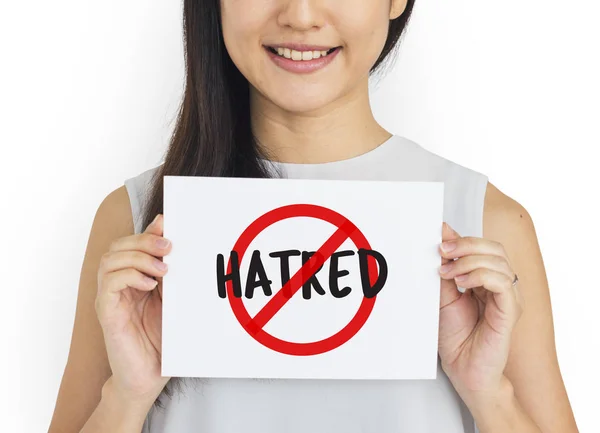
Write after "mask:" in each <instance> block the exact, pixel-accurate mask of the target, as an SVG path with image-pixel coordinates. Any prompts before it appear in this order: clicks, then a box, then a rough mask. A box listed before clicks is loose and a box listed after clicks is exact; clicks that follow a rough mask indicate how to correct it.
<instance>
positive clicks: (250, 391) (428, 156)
mask: <svg viewBox="0 0 600 433" xmlns="http://www.w3.org/2000/svg"><path fill="white" fill-rule="evenodd" d="M273 164H274V165H275V166H277V167H280V168H281V169H282V170H283V176H286V177H289V178H309V179H362V180H396V181H441V182H444V183H445V185H444V191H445V197H444V220H445V221H446V222H448V223H449V224H450V225H451V226H452V227H454V228H455V229H456V230H457V231H458V232H459V233H460V234H461V235H463V236H477V237H481V236H483V233H482V232H483V227H482V226H483V224H482V220H483V204H484V197H485V191H486V187H487V180H488V178H487V176H485V175H484V174H481V173H479V172H476V171H474V170H471V169H469V168H466V167H464V166H461V165H459V164H457V163H454V162H452V161H449V160H447V159H445V158H443V157H441V156H439V155H437V154H435V153H432V152H430V151H428V150H426V149H425V148H423V147H421V146H420V145H418V144H417V143H415V142H413V141H411V140H408V139H406V138H404V137H401V136H399V135H394V136H392V137H391V138H390V139H388V140H387V141H385V142H384V143H383V144H381V145H380V146H379V147H377V148H375V149H374V150H371V151H369V152H367V153H365V154H363V155H360V156H357V157H354V158H350V159H346V160H342V161H336V162H329V163H323V164H293V163H273ZM157 168H158V167H154V168H152V169H150V170H147V171H145V172H143V173H141V174H139V175H138V176H136V177H133V178H130V179H127V180H125V186H126V188H127V191H128V193H129V196H130V200H131V208H132V212H133V219H134V225H135V232H136V233H140V232H141V231H142V227H141V224H142V221H141V210H142V208H141V206H142V205H143V203H144V199H145V193H146V191H147V187H148V183H149V181H150V178H151V176H152V174H153V173H154V171H155V170H156V169H157ZM183 380H184V381H188V380H189V379H183ZM164 402H165V408H164V409H162V408H158V407H153V408H152V409H151V410H150V411H149V413H148V415H147V417H146V420H145V422H144V427H143V431H142V433H184V432H197V433H213V432H215V433H217V432H218V433H239V432H244V433H283V432H289V433H309V432H310V433H338V432H344V433H359V432H360V433H392V432H394V433H396V432H406V433H441V432H444V433H478V430H477V427H476V425H475V422H474V420H473V418H472V416H471V414H470V413H469V410H468V409H467V407H466V406H465V404H464V403H463V402H462V400H461V399H460V397H459V396H458V394H457V393H456V391H455V390H454V388H453V386H452V384H451V383H450V381H449V379H448V377H447V376H446V374H445V373H444V372H443V370H442V369H441V366H440V362H439V357H438V371H437V379H435V380H403V381H374V380H365V381H361V380H353V381H351V380H348V381H345V380H288V379H269V380H265V379H222V378H219V379H214V378H208V379H202V380H201V382H200V385H198V384H191V386H185V387H183V392H177V390H176V389H175V395H174V396H173V398H172V399H168V398H166V399H164Z"/></svg>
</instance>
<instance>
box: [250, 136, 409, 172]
mask: <svg viewBox="0 0 600 433" xmlns="http://www.w3.org/2000/svg"><path fill="white" fill-rule="evenodd" d="M399 139H400V136H399V135H396V134H392V136H391V137H390V138H388V139H387V140H385V141H384V142H383V143H381V144H379V145H378V146H377V147H374V148H373V149H371V150H368V151H367V152H365V153H361V154H360V155H356V156H353V157H350V158H345V159H339V160H337V161H329V162H314V163H308V162H307V163H305V162H279V161H271V160H268V159H262V158H261V159H262V161H263V162H265V163H267V164H271V165H273V166H275V167H282V168H287V169H302V168H329V167H334V166H340V165H345V164H352V163H355V162H358V161H363V160H365V159H371V158H374V157H376V156H378V155H379V154H381V153H382V152H383V151H384V150H385V149H386V148H388V147H390V145H391V144H392V143H393V142H396V141H399Z"/></svg>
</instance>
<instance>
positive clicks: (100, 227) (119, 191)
mask: <svg viewBox="0 0 600 433" xmlns="http://www.w3.org/2000/svg"><path fill="white" fill-rule="evenodd" d="M93 226H94V231H95V232H98V233H101V234H102V236H103V237H105V238H117V237H121V236H125V235H129V234H133V232H134V227H133V213H132V208H131V200H130V196H129V193H128V191H127V188H126V187H125V185H121V186H120V187H118V188H116V189H115V190H113V191H111V192H110V193H108V194H107V195H106V197H104V199H103V200H102V202H101V203H100V205H99V206H98V209H97V211H96V215H95V216H94V223H93Z"/></svg>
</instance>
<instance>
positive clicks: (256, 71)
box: [49, 0, 577, 433]
mask: <svg viewBox="0 0 600 433" xmlns="http://www.w3.org/2000/svg"><path fill="white" fill-rule="evenodd" d="M249 3H251V4H250V5H249ZM221 6H222V11H223V36H224V41H225V45H226V47H227V50H228V52H229V54H230V56H231V58H232V60H233V61H234V63H235V64H236V65H237V67H238V68H239V69H240V71H241V72H242V73H243V74H244V76H246V78H247V79H248V81H249V83H250V97H251V119H252V128H253V131H254V133H255V135H256V137H257V140H258V142H259V144H260V146H261V147H262V148H263V149H264V150H265V151H266V152H268V155H269V156H270V157H271V158H272V159H275V160H278V161H283V162H296V163H319V162H329V161H335V160H341V159H346V158H350V157H353V156H357V155H360V154H362V153H365V152H368V151H369V150H372V149H374V148H375V147H377V146H378V145H379V144H381V143H382V142H384V141H385V140H387V139H388V138H389V137H390V136H391V133H389V132H388V131H386V130H385V129H384V128H383V127H381V126H380V125H379V124H378V123H377V122H376V121H375V119H374V117H373V114H372V111H371V107H370V105H369V96H368V71H369V69H370V67H371V66H372V64H373V63H374V62H375V60H376V58H377V56H378V55H379V53H380V51H381V49H382V47H383V44H384V41H385V37H386V35H385V29H386V28H387V24H388V20H389V19H393V18H396V17H397V16H399V15H400V14H401V13H402V12H403V11H404V8H405V6H406V4H405V1H404V0H392V1H390V0H369V1H364V0H250V1H248V0H244V1H242V0H221ZM278 42H297V43H309V44H319V45H329V46H342V51H341V52H340V53H339V54H338V57H337V58H336V59H335V61H334V62H332V63H331V64H330V65H329V66H328V67H327V68H325V69H323V70H321V71H317V72H316V73H313V74H310V75H304V76H300V75H296V74H293V73H290V72H287V71H284V70H282V69H280V68H278V67H277V66H276V65H274V64H273V63H272V62H271V60H270V59H269V58H268V56H267V54H266V53H265V52H264V51H263V48H262V44H270V43H278ZM162 237H163V218H162V215H159V216H158V218H157V220H156V221H155V222H154V223H153V224H151V225H150V226H149V227H148V228H147V229H146V230H145V232H144V233H140V234H134V233H133V221H132V215H131V208H130V204H129V198H128V196H127V192H126V190H125V188H124V187H121V188H118V189H117V190H115V191H113V192H112V193H111V194H109V195H108V196H107V197H106V199H105V200H104V201H103V202H102V204H101V205H100V207H99V209H98V212H97V214H96V216H95V219H94V224H93V227H92V230H91V234H90V239H89V242H88V246H87V249H86V255H85V258H84V263H83V266H82V271H81V279H80V286H79V296H78V300H77V311H76V316H75V324H74V330H73V337H72V341H71V349H70V352H69V358H68V362H67V366H66V368H65V373H64V376H63V380H62V382H61V387H60V390H59V395H58V399H57V404H56V408H55V412H54V415H53V419H52V422H51V425H50V429H49V432H51V433H53V432H61V433H62V432H79V431H80V430H81V431H83V432H87V433H91V432H104V431H111V432H117V431H140V429H141V425H142V423H143V420H144V417H145V415H146V413H147V411H148V409H149V408H150V406H151V405H152V402H153V401H154V399H155V398H156V397H157V396H158V394H159V393H160V390H161V389H162V387H163V386H164V384H165V383H166V381H167V380H168V378H164V377H161V376H160V364H159V363H160V347H161V340H160V329H161V311H162V308H161V307H162V276H164V275H165V274H166V272H168V270H159V269H158V268H156V267H155V266H154V264H153V263H154V261H155V260H158V261H160V260H161V258H162V257H164V256H165V255H166V254H169V252H170V251H171V248H172V246H171V245H169V246H168V247H167V248H160V247H159V246H158V245H157V244H156V241H157V240H158V239H161V238H162ZM442 239H443V241H455V242H456V243H457V246H456V249H455V250H453V251H452V252H444V251H443V250H442V249H440V250H439V253H440V261H441V263H442V264H444V263H449V262H450V261H451V260H452V261H453V264H454V265H453V269H452V270H450V271H449V272H448V273H440V290H441V297H440V298H441V304H440V340H439V341H440V346H439V352H440V358H441V359H442V366H443V368H444V371H445V372H446V374H447V375H448V377H449V378H450V380H451V382H452V384H453V385H454V387H455V388H456V390H457V392H458V393H459V395H460V397H461V398H462V399H463V400H464V401H465V403H466V404H467V406H468V408H469V410H470V411H471V413H472V414H473V416H474V417H475V420H476V422H477V424H478V426H479V429H480V431H481V432H482V433H491V432H543V433H559V432H560V433H570V432H571V433H572V432H577V427H576V425H575V421H574V419H573V414H572V411H571V407H570V404H569V400H568V398H567V394H566V391H565V388H564V385H563V381H562V377H561V374H560V369H559V366H558V361H557V356H556V349H555V344H554V331H553V322H552V310H551V304H550V295H549V289H548V282H547V278H546V274H545V270H544V265H543V260H542V256H541V253H540V249H539V245H538V241H537V237H536V233H535V229H534V225H533V222H532V219H531V217H530V215H529V214H528V213H527V211H526V210H525V208H524V207H523V206H521V205H520V204H519V203H517V202H516V201H515V200H513V199H511V198H510V197H508V196H506V195H505V194H503V193H502V192H501V191H500V190H499V189H497V188H496V187H495V186H494V185H493V184H491V183H488V186H487V191H486V195H485V202H484V217H483V237H482V238H475V237H462V236H461V235H460V234H459V233H456V232H455V231H454V230H453V229H452V228H451V227H449V226H447V225H444V227H443V228H442ZM453 259H456V260H453ZM515 273H516V274H518V276H519V283H518V285H517V286H516V288H515V287H513V286H512V284H511V283H512V278H513V277H514V275H515ZM146 275H148V276H152V277H155V278H156V279H157V281H158V284H156V285H149V284H147V283H144V279H143V278H144V276H146ZM458 275H466V276H467V280H466V281H462V282H460V286H461V287H466V288H468V290H467V291H466V292H465V294H461V293H460V292H459V291H458V290H457V286H456V282H455V280H454V278H455V277H457V276H458ZM474 295H476V297H473V296H474ZM540 396H544V398H540ZM82 427H83V429H82Z"/></svg>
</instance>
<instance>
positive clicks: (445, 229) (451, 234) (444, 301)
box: [438, 222, 461, 308]
mask: <svg viewBox="0 0 600 433" xmlns="http://www.w3.org/2000/svg"><path fill="white" fill-rule="evenodd" d="M460 238H461V236H460V235H459V234H458V232H457V231H456V230H454V229H453V228H452V227H450V225H448V224H447V223H446V222H444V223H443V224H442V241H443V242H444V241H452V240H455V239H460ZM438 249H439V247H438ZM440 252H441V250H440ZM451 260H452V259H447V258H445V257H442V265H444V264H446V263H448V262H449V261H451ZM460 296H461V292H459V290H458V287H457V285H456V282H455V281H454V279H451V280H447V279H444V278H441V277H440V308H444V307H445V306H446V305H449V304H451V303H452V302H454V301H456V299H457V298H459V297H460Z"/></svg>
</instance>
